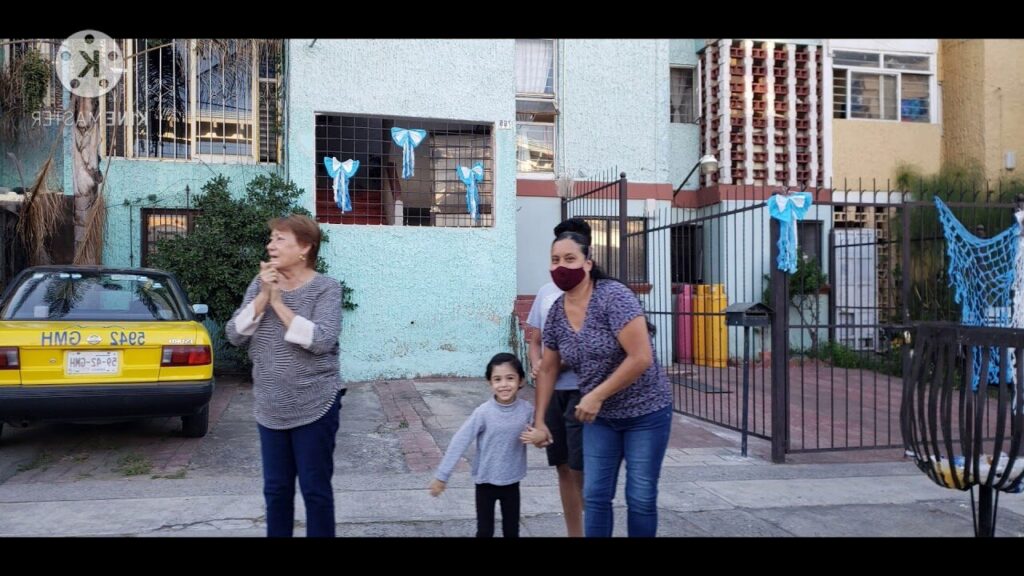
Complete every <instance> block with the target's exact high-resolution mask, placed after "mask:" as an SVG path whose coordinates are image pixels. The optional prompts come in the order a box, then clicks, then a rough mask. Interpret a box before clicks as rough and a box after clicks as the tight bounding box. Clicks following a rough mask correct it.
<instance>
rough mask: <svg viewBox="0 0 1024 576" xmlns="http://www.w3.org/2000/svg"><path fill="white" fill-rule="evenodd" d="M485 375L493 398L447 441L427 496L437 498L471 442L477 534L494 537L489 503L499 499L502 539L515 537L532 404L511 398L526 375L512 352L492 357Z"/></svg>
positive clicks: (479, 536) (521, 385)
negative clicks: (473, 454) (524, 436)
mask: <svg viewBox="0 0 1024 576" xmlns="http://www.w3.org/2000/svg"><path fill="white" fill-rule="evenodd" d="M485 374H486V376H487V381H488V382H489V383H490V385H491V390H492V391H493V392H494V397H493V398H491V399H490V400H488V401H487V402H484V403H483V404H481V405H480V406H478V407H477V408H476V410H473V414H472V415H471V416H470V417H469V420H466V422H465V423H464V424H463V425H462V427H461V428H459V431H458V432H456V433H455V436H453V437H452V441H451V443H449V444H448V450H447V451H446V452H445V454H444V459H442V460H441V464H440V465H439V466H438V467H437V473H436V474H435V476H434V480H432V481H431V482H430V495H431V496H439V495H440V494H441V492H444V489H445V487H446V485H447V482H448V478H449V477H450V476H451V474H452V470H453V469H454V468H455V464H457V463H458V461H459V458H460V457H461V456H462V454H463V453H464V452H465V451H466V448H469V445H470V444H472V443H473V440H476V458H474V459H473V481H474V482H476V536H477V538H492V537H493V536H494V503H495V501H498V502H501V530H502V534H504V536H505V538H518V537H519V481H520V480H522V479H523V478H524V477H525V476H526V444H524V441H523V440H522V439H520V437H521V436H522V435H523V434H524V431H525V430H526V429H527V427H529V426H530V425H531V424H532V422H533V405H532V404H530V403H529V402H527V401H526V400H520V399H518V398H516V394H517V393H518V392H519V389H520V388H522V387H523V384H524V382H525V378H526V373H525V372H524V371H523V365H522V364H521V363H520V362H519V359H518V358H516V357H515V356H513V355H512V354H508V353H505V352H502V353H501V354H495V356H494V357H493V358H491V361H490V362H488V363H487V371H486V372H485ZM536 440H538V441H539V440H540V438H537V439H536Z"/></svg>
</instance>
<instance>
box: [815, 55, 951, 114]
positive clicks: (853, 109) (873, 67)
mask: <svg viewBox="0 0 1024 576" xmlns="http://www.w3.org/2000/svg"><path fill="white" fill-rule="evenodd" d="M932 75H933V74H932V58H931V56H928V55H908V54H889V53H879V52H853V51H848V50H836V51H835V52H834V53H833V55H832V98H833V104H832V110H833V112H832V116H833V117H834V118H857V119H861V118H863V119H874V120H899V121H902V122H923V123H927V122H930V121H931V102H932V98H931V79H932Z"/></svg>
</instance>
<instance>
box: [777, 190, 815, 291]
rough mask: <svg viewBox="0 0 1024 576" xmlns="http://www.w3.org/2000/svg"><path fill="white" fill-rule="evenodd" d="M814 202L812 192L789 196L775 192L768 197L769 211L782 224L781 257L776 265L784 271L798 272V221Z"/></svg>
mask: <svg viewBox="0 0 1024 576" xmlns="http://www.w3.org/2000/svg"><path fill="white" fill-rule="evenodd" d="M813 203H814V196H812V195H811V193H810V192H797V193H796V194H791V195H789V196H786V195H783V194H774V195H772V197H771V198H769V199H768V213H769V214H771V215H772V218H775V219H776V220H778V221H779V224H780V226H779V257H778V259H777V261H776V265H777V266H778V267H779V270H782V271H783V272H788V273H790V274H792V273H794V272H796V260H797V248H798V246H797V239H796V223H797V221H798V220H800V219H801V218H803V216H804V214H806V213H807V210H809V209H810V207H811V204H813Z"/></svg>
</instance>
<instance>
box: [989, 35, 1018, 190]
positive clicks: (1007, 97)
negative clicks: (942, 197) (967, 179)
mask: <svg viewBox="0 0 1024 576" xmlns="http://www.w3.org/2000/svg"><path fill="white" fill-rule="evenodd" d="M982 42H984V45H985V83H984V97H985V155H984V158H985V174H986V175H987V176H988V177H989V178H990V179H996V178H999V177H1002V176H1019V175H1020V173H1021V170H1022V169H1024V167H1020V166H1018V168H1017V169H1015V170H1013V171H1012V172H1011V171H1007V170H1006V169H1005V167H1004V160H1003V155H1004V153H1005V152H1007V151H1013V152H1014V153H1015V154H1016V155H1017V161H1018V162H1020V161H1021V160H1024V158H1021V155H1022V154H1024V40H984V41H982Z"/></svg>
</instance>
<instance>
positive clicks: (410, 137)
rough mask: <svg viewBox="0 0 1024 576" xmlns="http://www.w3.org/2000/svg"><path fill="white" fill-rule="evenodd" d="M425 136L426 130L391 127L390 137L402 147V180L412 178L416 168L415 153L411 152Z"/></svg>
mask: <svg viewBox="0 0 1024 576" xmlns="http://www.w3.org/2000/svg"><path fill="white" fill-rule="evenodd" d="M426 137H427V131H426V130H420V129H409V128H399V127H398V126H395V127H394V128H392V129H391V139H392V140H394V141H395V144H398V145H399V146H401V147H402V179H403V180H408V179H409V178H412V175H413V172H414V171H415V170H416V155H415V154H413V148H415V147H417V146H419V145H420V142H423V139H424V138H426Z"/></svg>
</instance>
